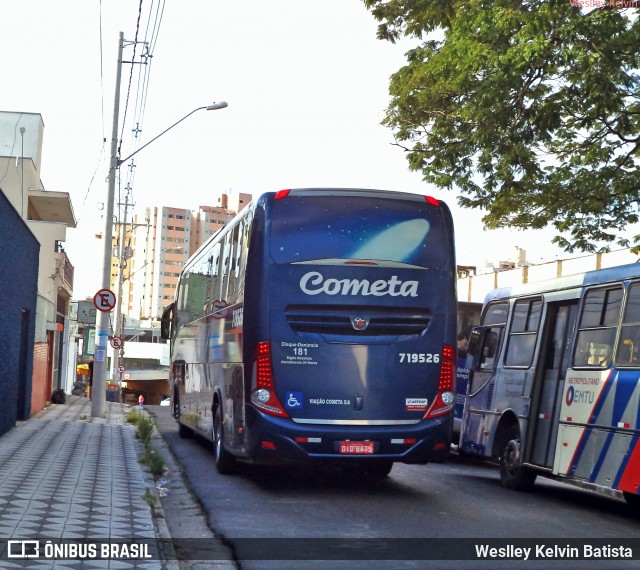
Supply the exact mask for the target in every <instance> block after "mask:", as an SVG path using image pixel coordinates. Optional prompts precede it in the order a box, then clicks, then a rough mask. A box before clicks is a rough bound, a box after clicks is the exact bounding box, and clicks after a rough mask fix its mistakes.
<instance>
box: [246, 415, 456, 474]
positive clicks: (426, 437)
mask: <svg viewBox="0 0 640 570" xmlns="http://www.w3.org/2000/svg"><path fill="white" fill-rule="evenodd" d="M452 417H453V416H452V415H447V416H443V417H440V418H436V419H433V420H427V421H421V422H419V423H417V424H412V425H400V426H389V425H385V426H372V425H357V426H353V425H329V424H297V423H295V422H293V421H292V420H290V419H282V418H275V417H272V416H268V415H265V414H263V413H262V412H260V411H258V410H256V409H255V408H253V407H251V406H248V407H247V412H246V420H247V427H248V429H247V433H248V434H251V435H250V437H249V439H248V441H246V442H245V443H246V449H247V450H248V451H249V456H251V457H252V458H253V460H254V461H256V462H258V463H280V462H301V463H308V462H315V461H339V462H342V461H344V462H347V461H354V460H356V461H361V460H365V461H376V460H391V461H397V462H403V463H428V462H429V461H440V460H443V459H445V458H446V457H447V455H448V453H449V449H450V444H451V422H452ZM345 442H357V443H358V444H359V443H362V442H365V443H366V445H364V446H360V445H355V446H349V445H347V446H345V445H344V444H345ZM341 444H342V445H341ZM345 447H347V450H348V451H350V452H347V453H345V451H347V450H345ZM354 447H355V449H354ZM341 451H342V452H341Z"/></svg>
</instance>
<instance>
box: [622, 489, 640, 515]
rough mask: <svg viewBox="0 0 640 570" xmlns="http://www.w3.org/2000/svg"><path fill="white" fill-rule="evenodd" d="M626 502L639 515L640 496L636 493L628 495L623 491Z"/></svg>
mask: <svg viewBox="0 0 640 570" xmlns="http://www.w3.org/2000/svg"><path fill="white" fill-rule="evenodd" d="M622 494H623V495H624V500H625V501H627V505H628V506H629V507H631V509H632V510H633V511H634V512H635V513H636V514H637V513H638V511H640V495H636V494H635V493H628V492H627V491H623V493H622Z"/></svg>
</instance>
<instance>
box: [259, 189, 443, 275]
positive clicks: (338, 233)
mask: <svg viewBox="0 0 640 570" xmlns="http://www.w3.org/2000/svg"><path fill="white" fill-rule="evenodd" d="M447 231H448V230H447V227H446V223H445V220H444V215H443V210H442V208H439V207H434V206H432V205H429V204H428V203H427V202H426V201H425V202H424V203H421V202H418V201H410V200H401V199H398V200H394V199H385V198H378V197H373V196H335V195H333V196H327V195H323V196H308V195H306V196H289V197H287V199H286V200H278V201H276V203H275V204H274V211H273V221H272V226H271V256H272V259H273V260H274V261H275V262H276V263H295V262H304V261H318V260H326V259H353V260H379V261H390V262H397V263H406V264H410V265H417V266H421V267H427V268H430V269H440V268H443V267H447V265H448V262H449V259H450V255H451V253H450V252H449V246H448V245H447V244H448V236H447Z"/></svg>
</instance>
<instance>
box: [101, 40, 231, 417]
mask: <svg viewBox="0 0 640 570" xmlns="http://www.w3.org/2000/svg"><path fill="white" fill-rule="evenodd" d="M123 45H124V34H123V33H122V32H120V41H119V47H118V67H117V73H116V90H115V98H114V104H113V128H112V131H111V161H110V165H109V179H108V180H109V183H108V191H107V203H106V211H105V230H104V251H103V259H102V288H103V289H109V287H110V285H111V279H110V276H111V247H112V244H111V240H112V236H113V202H114V198H115V188H116V169H118V168H119V167H120V166H121V165H122V164H123V163H124V162H126V161H127V160H129V159H130V158H131V157H132V156H134V155H136V154H137V153H139V152H140V151H141V150H142V149H143V148H146V147H147V146H149V145H150V144H151V143H152V142H154V141H155V140H157V139H159V138H160V137H161V136H162V135H164V134H165V133H166V132H167V131H170V130H171V129H172V128H173V127H175V126H176V125H178V124H180V123H181V122H182V121H184V120H185V119H186V118H187V117H190V116H191V115H193V113H195V112H196V111H201V110H203V109H206V110H207V111H215V110H217V109H224V108H225V107H226V106H227V103H226V102H225V101H221V102H219V103H213V104H211V105H206V106H204V107H198V108H196V109H194V110H193V111H191V112H190V113H187V114H186V115H185V116H184V117H182V119H180V120H178V121H176V122H175V123H173V125H171V126H170V127H169V128H167V129H165V130H164V131H162V132H161V133H160V134H159V135H158V136H156V137H154V138H153V139H151V140H150V141H149V142H148V143H146V144H145V145H144V146H141V147H140V148H139V149H138V150H136V151H135V152H132V153H131V154H130V155H129V156H127V157H126V158H125V159H122V160H120V159H118V155H117V153H118V113H119V109H120V81H121V77H122V50H123ZM118 303H120V299H116V304H118ZM108 343H109V312H108V311H102V310H101V311H100V314H99V315H98V323H97V331H96V345H95V357H94V367H93V382H92V387H91V416H92V417H94V418H101V417H102V416H103V415H104V410H105V405H104V402H105V398H106V376H107V345H108Z"/></svg>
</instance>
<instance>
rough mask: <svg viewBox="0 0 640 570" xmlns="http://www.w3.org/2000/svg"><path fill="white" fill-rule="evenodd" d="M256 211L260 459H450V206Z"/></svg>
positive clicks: (254, 367)
mask: <svg viewBox="0 0 640 570" xmlns="http://www.w3.org/2000/svg"><path fill="white" fill-rule="evenodd" d="M257 206H258V207H257V208H256V219H255V220H254V231H255V232H256V233H257V234H258V235H261V236H262V238H263V239H262V240H261V243H262V247H263V248H264V250H263V251H262V254H263V255H260V256H258V255H256V256H254V265H253V266H252V265H251V262H250V263H249V266H248V269H247V292H246V294H245V308H244V318H245V326H244V334H245V339H244V348H245V359H247V360H249V362H248V363H247V364H248V365H249V366H248V367H247V368H248V369H247V370H246V372H247V373H246V375H245V381H246V383H247V385H246V389H247V392H248V394H247V400H248V405H247V409H246V428H247V429H246V433H245V437H246V438H247V440H246V442H245V443H246V444H247V448H248V449H249V450H250V452H249V454H250V455H251V456H252V457H253V458H254V459H256V460H258V461H262V462H281V461H289V460H291V461H309V460H312V461H313V460H318V461H325V462H326V461H336V462H342V463H345V462H351V463H353V462H356V463H358V462H363V461H373V462H375V461H378V462H379V461H381V460H382V461H385V462H389V461H401V462H406V463H426V462H428V461H431V460H436V459H441V458H443V457H445V456H446V455H447V453H448V450H449V447H450V441H451V432H452V420H453V405H454V399H455V394H454V382H455V368H456V363H455V349H454V342H455V335H456V299H455V257H454V248H453V229H452V222H451V215H450V212H449V210H448V208H447V206H446V205H445V204H444V203H442V202H440V201H438V200H435V199H433V198H431V197H425V196H419V195H413V194H404V193H397V192H383V191H375V190H326V189H324V190H315V189H308V190H289V191H282V192H279V193H277V194H275V195H274V194H267V195H265V196H263V197H262V198H261V199H260V201H259V203H258V204H257ZM254 238H255V236H254ZM258 241H260V240H258ZM254 243H255V242H254ZM256 259H260V260H261V261H260V265H259V266H257V265H255V260H256ZM250 287H255V290H256V291H259V294H258V295H257V296H254V295H251V294H249V288H250Z"/></svg>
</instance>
